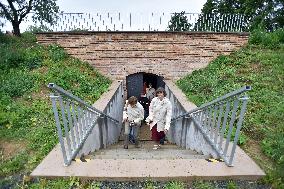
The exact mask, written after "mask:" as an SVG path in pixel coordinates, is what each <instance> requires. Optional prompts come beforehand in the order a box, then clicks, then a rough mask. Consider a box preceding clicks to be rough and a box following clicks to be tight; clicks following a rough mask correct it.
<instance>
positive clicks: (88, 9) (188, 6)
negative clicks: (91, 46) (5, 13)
mask: <svg viewBox="0 0 284 189" xmlns="http://www.w3.org/2000/svg"><path fill="white" fill-rule="evenodd" d="M205 2H206V0H174V1H173V0H58V1H57V5H58V6H59V8H60V10H61V11H63V12H64V13H78V12H81V13H91V14H93V15H95V14H97V13H98V12H99V13H100V14H102V17H105V15H103V14H107V13H108V12H109V13H110V14H113V17H114V18H115V17H117V16H115V15H114V14H115V13H120V14H122V15H123V14H125V15H126V14H127V15H129V13H132V20H133V21H132V22H133V23H135V24H137V22H138V20H135V14H136V15H137V16H136V17H138V15H142V14H143V16H142V17H143V19H144V20H146V19H147V20H149V16H148V17H147V18H145V17H146V16H145V14H152V12H153V13H154V18H155V19H156V21H157V20H158V19H159V17H160V15H161V14H162V13H165V14H169V13H173V12H181V11H185V12H187V13H200V12H201V9H202V7H203V5H204V3H205ZM155 13H156V16H155ZM103 19H105V22H107V19H106V18H103ZM122 19H123V18H122ZM126 19H129V18H124V22H126V21H125V20H126ZM166 19H167V20H168V17H167V16H164V18H163V21H164V22H165V20H166ZM139 21H140V22H142V21H141V20H139ZM112 22H113V23H115V22H117V21H116V20H112ZM128 22H129V21H128ZM119 24H121V23H119ZM119 24H117V25H119ZM153 24H154V25H155V23H154V22H152V25H153ZM29 25H32V23H31V22H27V23H21V25H20V29H21V31H24V30H25V29H26V28H27V26H29ZM98 25H99V23H98V22H97V27H98ZM84 27H85V26H84ZM104 27H105V25H104ZM132 27H133V25H132ZM151 27H152V26H151ZM101 28H102V27H101ZM101 28H100V29H101ZM92 29H93V28H92ZM126 29H128V28H126V27H125V26H124V30H126ZM5 30H12V27H11V25H10V24H9V23H6V26H5V27H4V28H3V31H5Z"/></svg>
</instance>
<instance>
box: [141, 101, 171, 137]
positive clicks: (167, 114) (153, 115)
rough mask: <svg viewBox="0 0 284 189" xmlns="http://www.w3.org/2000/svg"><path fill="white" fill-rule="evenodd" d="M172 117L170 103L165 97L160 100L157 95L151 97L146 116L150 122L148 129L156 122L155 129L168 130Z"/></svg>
mask: <svg viewBox="0 0 284 189" xmlns="http://www.w3.org/2000/svg"><path fill="white" fill-rule="evenodd" d="M171 117H172V104H171V102H170V100H169V99H168V98H166V97H164V98H163V100H160V99H159V98H158V97H155V98H153V99H152V101H151V103H150V107H149V116H148V117H147V118H146V121H147V122H150V121H153V122H152V123H150V130H151V129H152V127H153V126H154V125H155V124H157V131H158V132H160V131H164V130H165V129H166V130H169V128H170V123H171Z"/></svg>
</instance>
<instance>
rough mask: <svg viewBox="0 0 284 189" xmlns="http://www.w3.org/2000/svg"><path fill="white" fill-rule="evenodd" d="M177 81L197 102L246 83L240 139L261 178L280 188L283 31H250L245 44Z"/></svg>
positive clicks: (283, 174) (283, 175)
mask: <svg viewBox="0 0 284 189" xmlns="http://www.w3.org/2000/svg"><path fill="white" fill-rule="evenodd" d="M177 84H178V86H179V87H180V88H181V89H182V90H183V91H184V93H185V94H186V95H187V97H188V99H189V100H190V101H192V102H194V103H196V104H197V105H201V104H203V103H205V102H209V101H212V100H214V99H215V98H217V97H219V96H222V95H224V94H226V93H228V92H230V91H233V90H236V89H238V88H240V87H242V86H245V85H250V86H251V87H252V90H251V91H249V92H248V95H249V97H250V100H249V103H248V109H247V112H246V115H245V121H244V127H243V128H242V135H241V138H240V140H239V144H240V145H241V147H242V148H243V149H244V150H245V151H246V152H247V153H248V154H249V155H250V156H251V157H252V158H253V159H254V160H255V161H256V162H257V163H258V165H259V166H260V167H262V168H263V169H264V170H265V171H266V173H267V174H268V176H267V177H266V181H268V182H272V183H273V185H274V186H275V188H283V187H284V137H283V136H284V30H278V31H276V32H274V33H265V32H261V31H256V32H254V33H252V34H251V36H250V39H249V45H248V46H247V47H244V48H242V49H241V50H239V51H237V52H234V53H232V54H231V55H229V56H220V57H218V58H217V59H215V60H214V61H212V62H211V63H210V64H209V66H208V67H206V68H205V69H202V70H198V71H194V72H193V73H192V74H191V75H188V76H187V77H185V78H183V79H181V80H179V81H178V82H177Z"/></svg>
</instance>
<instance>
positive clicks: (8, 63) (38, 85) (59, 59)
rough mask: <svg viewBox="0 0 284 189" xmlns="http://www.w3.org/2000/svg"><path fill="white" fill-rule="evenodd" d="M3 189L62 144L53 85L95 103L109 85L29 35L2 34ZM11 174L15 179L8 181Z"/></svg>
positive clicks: (0, 183)
mask: <svg viewBox="0 0 284 189" xmlns="http://www.w3.org/2000/svg"><path fill="white" fill-rule="evenodd" d="M0 57H1V58H0V155H1V156H0V157H1V159H0V167H1V169H0V188H2V187H4V186H5V187H7V188H10V187H11V188H13V187H14V186H15V185H16V184H17V183H21V182H22V181H21V179H22V177H23V175H29V173H30V172H31V171H32V170H33V169H34V168H35V167H36V166H37V165H38V164H39V163H40V162H41V160H42V159H43V158H44V157H45V156H46V155H47V154H48V153H49V152H50V151H51V149H52V148H53V147H54V146H55V145H56V144H57V143H58V139H57V133H56V127H55V126H54V125H55V123H54V119H53V112H52V109H51V102H50V99H49V94H50V91H49V89H48V88H47V87H46V86H47V84H48V83H49V82H53V83H56V84H57V85H59V86H61V87H63V88H64V89H67V90H70V91H71V92H72V93H73V94H75V95H77V96H79V97H80V98H82V99H84V100H87V101H88V102H89V103H93V102H95V101H96V100H97V99H98V98H99V97H100V95H101V94H102V93H103V92H105V91H106V90H107V89H108V87H109V85H110V83H111V81H110V80H109V79H108V78H106V77H104V76H102V75H100V74H99V73H98V72H97V71H96V70H94V69H93V68H92V67H91V66H89V65H88V64H87V63H84V62H81V61H79V60H78V59H74V58H71V57H69V56H68V55H67V54H66V53H65V51H64V50H63V49H62V48H60V47H58V46H56V45H51V46H47V47H44V46H41V45H39V44H37V43H36V39H35V36H34V35H32V34H29V33H25V34H23V37H22V38H16V37H10V36H5V35H3V34H1V33H0ZM10 176H11V177H10Z"/></svg>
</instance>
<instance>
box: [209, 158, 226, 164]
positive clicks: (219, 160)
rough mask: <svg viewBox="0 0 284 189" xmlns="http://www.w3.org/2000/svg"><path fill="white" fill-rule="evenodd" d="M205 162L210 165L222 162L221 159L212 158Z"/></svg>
mask: <svg viewBox="0 0 284 189" xmlns="http://www.w3.org/2000/svg"><path fill="white" fill-rule="evenodd" d="M205 160H206V161H208V162H212V163H217V162H224V160H223V159H213V158H210V159H205Z"/></svg>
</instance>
